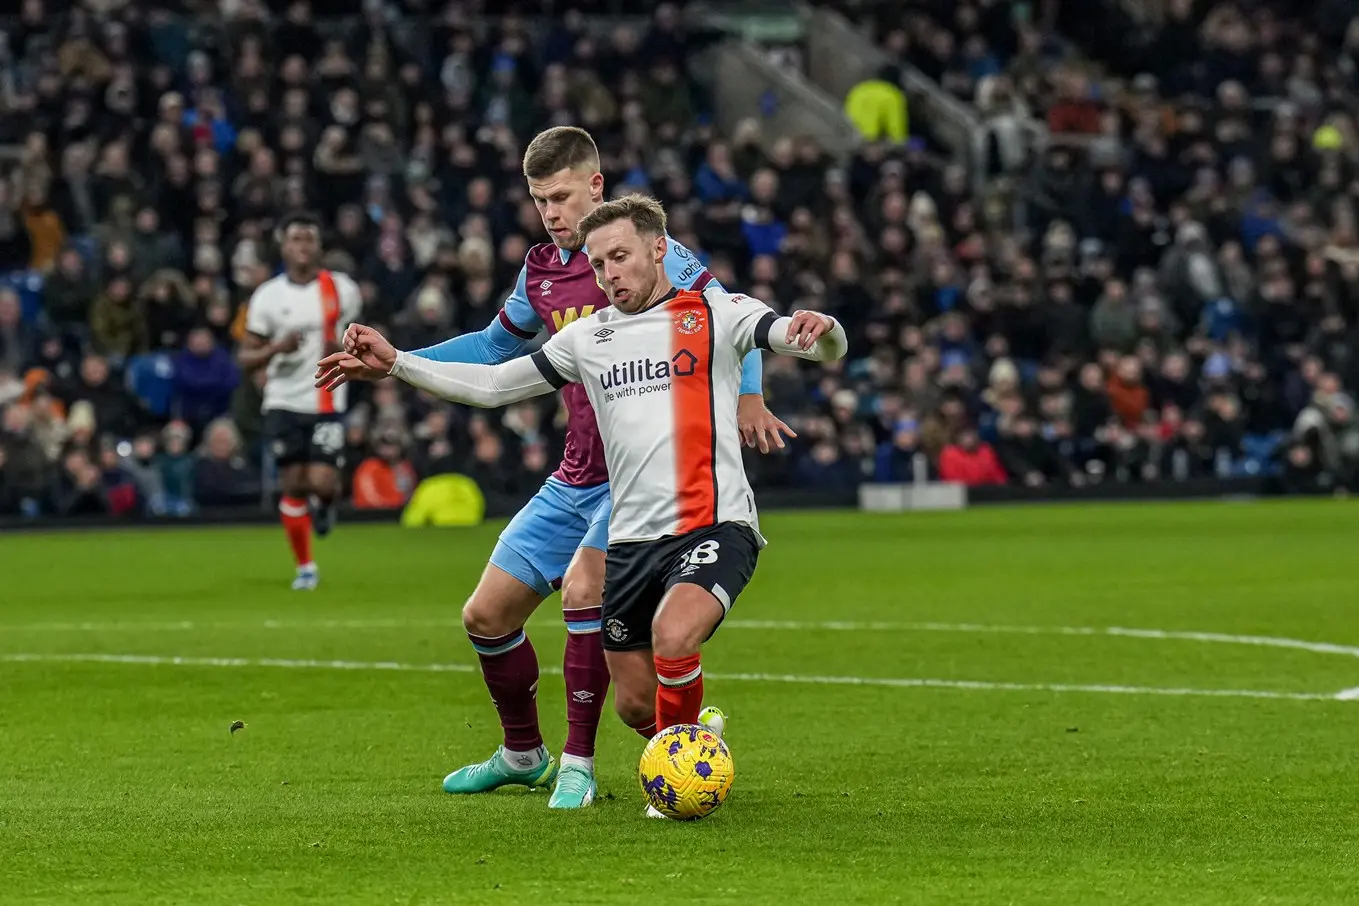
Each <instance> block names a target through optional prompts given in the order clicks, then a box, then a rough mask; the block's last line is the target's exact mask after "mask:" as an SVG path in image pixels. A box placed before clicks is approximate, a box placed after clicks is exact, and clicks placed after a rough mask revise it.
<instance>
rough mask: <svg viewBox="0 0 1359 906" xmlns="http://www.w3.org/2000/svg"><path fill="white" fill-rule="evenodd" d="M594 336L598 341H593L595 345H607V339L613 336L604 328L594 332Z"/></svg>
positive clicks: (610, 331) (611, 332)
mask: <svg viewBox="0 0 1359 906" xmlns="http://www.w3.org/2000/svg"><path fill="white" fill-rule="evenodd" d="M595 336H597V337H599V339H598V340H595V343H596V344H599V343H607V342H609V337H611V336H613V331H612V330H609V328H607V327H604V328H601V329H599V330H596V331H595Z"/></svg>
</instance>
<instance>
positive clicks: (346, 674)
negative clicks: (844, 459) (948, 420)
mask: <svg viewBox="0 0 1359 906" xmlns="http://www.w3.org/2000/svg"><path fill="white" fill-rule="evenodd" d="M1357 528H1359V508H1356V507H1355V506H1353V505H1350V504H1345V503H1337V502H1323V503H1271V504H1263V503H1262V504H1212V505H1164V506H1162V505H1158V506H1131V505H1123V506H1113V507H1093V506H1092V507H1071V508H1066V507H1053V508H1014V509H1004V510H982V511H972V512H965V513H956V514H919V515H908V516H901V517H886V516H868V515H861V514H850V513H843V514H787V515H784V514H771V515H770V516H769V517H768V518H767V520H766V523H765V533H766V534H767V535H768V536H769V538H770V541H771V544H770V547H769V548H768V549H767V550H766V551H765V552H764V554H763V556H762V558H761V562H760V568H759V572H758V574H757V575H756V578H755V581H754V583H753V584H752V586H751V587H750V589H749V590H748V591H747V592H746V594H745V595H744V596H743V597H742V598H741V599H740V601H739V602H738V603H737V604H736V607H735V609H734V610H733V612H732V617H731V621H730V625H728V626H726V627H724V628H723V629H722V630H721V631H720V632H719V633H718V635H717V637H716V638H715V639H714V641H713V642H711V643H710V644H709V645H708V647H707V649H706V650H705V652H704V666H705V670H706V671H707V672H708V674H709V679H708V683H707V689H708V700H709V702H710V703H712V704H717V705H720V706H721V707H723V708H724V709H725V710H726V711H727V712H728V713H729V715H730V716H731V725H730V729H729V731H728V740H729V742H730V745H731V748H732V751H733V754H734V756H735V760H736V767H737V773H736V785H735V789H734V791H733V793H732V796H731V798H730V799H729V800H728V802H727V804H726V806H725V807H724V808H723V809H722V810H721V811H720V812H718V813H717V814H716V815H715V816H714V817H712V818H711V819H709V820H707V821H702V822H698V823H695V824H674V823H669V822H659V821H648V820H646V819H645V818H644V817H643V814H642V812H643V805H642V800H641V798H640V793H639V791H638V789H637V782H636V772H635V768H636V762H637V758H638V755H639V754H640V751H641V747H642V742H641V740H639V739H638V738H637V737H636V736H635V735H633V734H632V733H631V732H630V731H628V730H626V729H625V728H624V727H623V726H622V725H621V724H620V723H619V721H618V720H617V719H616V718H615V717H614V716H613V714H612V712H611V711H610V712H607V713H606V715H605V723H604V727H603V729H602V731H601V745H600V753H599V764H600V772H601V794H602V795H603V797H604V798H603V799H602V801H600V802H599V803H598V804H597V806H596V807H594V808H591V809H589V810H587V811H585V812H582V813H574V814H572V813H551V812H549V811H548V810H547V807H546V805H547V797H546V795H545V794H521V793H516V792H509V791H506V792H502V793H498V794H493V795H490V796H484V797H469V798H454V797H450V796H447V795H445V794H444V793H443V792H442V791H441V790H440V787H439V781H440V779H441V778H442V776H443V775H444V774H445V773H446V772H447V771H449V770H451V769H453V768H455V767H458V766H460V765H462V764H464V763H466V762H469V761H472V760H479V759H481V758H483V757H485V756H486V755H487V754H489V752H490V751H491V750H492V749H493V748H494V746H495V744H496V742H497V741H498V726H497V724H496V720H495V715H494V712H493V711H492V708H491V706H490V703H489V701H488V699H487V696H486V691H485V688H484V687H483V686H482V684H481V680H480V677H479V676H478V675H477V673H476V672H475V661H474V659H473V656H472V652H471V650H470V649H469V647H468V645H467V643H466V640H465V637H464V636H463V635H462V633H461V631H460V626H459V618H458V612H459V607H460V604H461V601H462V600H463V598H464V597H465V596H466V594H467V592H468V591H469V590H470V589H471V587H472V585H473V583H474V582H475V580H476V578H477V575H478V573H479V571H480V569H481V567H482V565H483V564H484V562H485V559H486V556H487V554H488V553H489V551H490V549H491V546H492V544H493V541H494V538H495V534H496V531H497V529H498V526H486V527H484V528H481V529H476V530H445V531H435V530H427V531H407V530H401V529H398V528H395V527H386V526H383V527H373V526H344V525H341V526H340V528H339V529H338V531H337V532H336V534H335V535H334V536H332V537H331V538H330V539H328V540H326V541H324V542H320V543H319V545H318V560H319V562H320V563H321V568H322V576H323V584H322V587H321V589H320V590H319V591H317V592H315V593H313V594H294V593H292V592H290V591H288V589H287V583H288V580H289V579H290V576H291V565H290V563H289V562H288V558H287V554H286V548H285V545H284V542H283V540H282V537H281V533H280V532H279V531H278V530H276V529H248V530H227V529H223V530H188V529H185V530H174V531H146V532H120V533H75V532H72V533H65V534H58V535H36V534H35V535H17V536H7V537H5V538H4V539H3V540H0V582H2V583H3V584H0V589H3V590H0V902H3V903H51V904H83V903H100V904H103V903H127V904H138V906H142V904H162V903H163V904H219V903H220V904H236V903H242V904H257V903H325V904H344V903H363V904H368V903H373V904H378V903H382V904H396V903H431V904H432V903H469V904H480V903H490V904H500V903H503V904H514V906H519V904H530V903H541V904H597V903H682V904H689V903H695V902H701V903H739V904H764V903H768V904H786V903H790V902H795V903H798V904H799V906H804V904H821V903H827V904H843V903H864V904H878V903H898V902H900V903H941V904H971V903H976V904H997V903H1024V904H1029V903H1032V904H1054V903H1058V904H1065V903H1072V904H1084V903H1091V904H1104V903H1145V904H1158V906H1159V904H1169V903H1193V904H1233V906H1235V904H1246V903H1296V904H1309V906H1314V904H1320V903H1354V902H1356V901H1359V783H1356V782H1355V768H1356V765H1357V764H1359V701H1349V700H1344V697H1343V696H1342V695H1341V693H1342V692H1343V691H1344V690H1347V689H1352V688H1355V687H1359V608H1357V607H1356V605H1357V604H1359V594H1356V591H1357V590H1359V583H1356V558H1355V553H1354V552H1355V537H1356V529H1357ZM557 607H558V601H557V599H553V600H551V601H549V602H548V603H547V604H545V605H544V608H543V610H542V611H541V612H540V613H539V615H538V616H537V617H536V618H535V620H534V622H533V623H532V624H531V635H532V637H533V639H534V642H535V645H536V647H537V649H538V653H539V656H540V659H541V660H542V662H543V664H544V666H545V667H546V668H552V667H556V666H559V664H560V659H561V646H562V642H563V639H564V630H563V629H562V627H561V621H560V617H559V615H558V614H557V613H556V609H557ZM1127 630H1137V631H1127ZM1351 646H1355V647H1351ZM1223 693H1225V694H1223ZM1356 695H1359V693H1356ZM1337 696H1341V697H1339V698H1337ZM539 707H540V711H541V714H542V719H543V724H544V729H545V734H546V736H547V739H548V741H549V745H551V746H552V747H553V748H554V749H557V748H559V747H560V744H561V741H562V739H563V736H564V726H563V725H564V716H563V712H564V704H563V690H562V685H561V680H560V676H559V675H558V674H557V673H547V674H546V675H545V676H544V679H543V682H542V685H541V689H540V693H539ZM237 720H240V721H244V722H245V725H246V726H245V729H243V730H241V731H240V732H237V733H235V734H234V735H233V734H232V733H230V732H228V729H229V727H230V726H231V724H232V722H233V721H237Z"/></svg>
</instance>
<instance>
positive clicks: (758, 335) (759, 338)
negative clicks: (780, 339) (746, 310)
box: [755, 311, 779, 352]
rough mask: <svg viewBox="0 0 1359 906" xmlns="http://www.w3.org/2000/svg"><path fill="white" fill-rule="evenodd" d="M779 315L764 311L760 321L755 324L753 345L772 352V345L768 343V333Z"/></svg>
mask: <svg viewBox="0 0 1359 906" xmlns="http://www.w3.org/2000/svg"><path fill="white" fill-rule="evenodd" d="M778 319H779V316H778V315H776V314H774V313H773V312H772V311H771V312H766V313H765V316H764V317H763V318H761V319H760V322H759V323H758V324H756V325H755V346H756V348H758V349H763V350H766V351H768V352H773V347H771V346H770V345H769V334H770V332H771V331H772V330H773V329H774V322H775V321H777V320H778Z"/></svg>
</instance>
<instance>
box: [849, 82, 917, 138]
mask: <svg viewBox="0 0 1359 906" xmlns="http://www.w3.org/2000/svg"><path fill="white" fill-rule="evenodd" d="M845 116H847V117H849V118H850V120H851V121H852V122H853V123H854V125H855V126H856V127H858V130H859V134H861V135H862V136H863V137H864V138H865V139H866V140H868V141H870V142H876V141H879V140H887V141H890V142H893V143H895V144H905V142H906V139H907V138H908V137H909V136H910V131H909V125H910V119H909V115H908V113H907V107H906V93H905V92H904V91H902V90H901V86H900V85H899V84H898V80H897V70H896V67H894V66H883V67H882V68H881V69H879V70H878V72H877V74H876V75H874V76H873V77H872V78H869V79H864V80H863V81H862V82H860V83H859V84H857V85H855V86H854V87H853V88H851V89H850V90H849V94H848V95H847V96H846V97H845Z"/></svg>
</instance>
